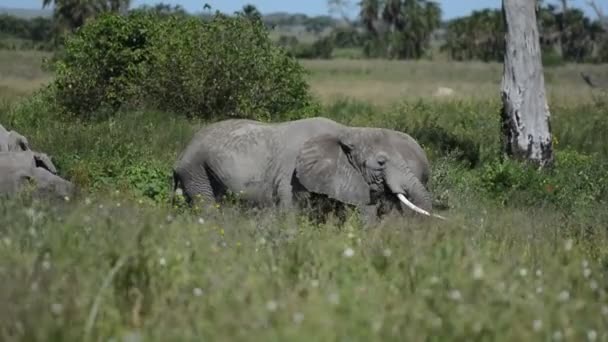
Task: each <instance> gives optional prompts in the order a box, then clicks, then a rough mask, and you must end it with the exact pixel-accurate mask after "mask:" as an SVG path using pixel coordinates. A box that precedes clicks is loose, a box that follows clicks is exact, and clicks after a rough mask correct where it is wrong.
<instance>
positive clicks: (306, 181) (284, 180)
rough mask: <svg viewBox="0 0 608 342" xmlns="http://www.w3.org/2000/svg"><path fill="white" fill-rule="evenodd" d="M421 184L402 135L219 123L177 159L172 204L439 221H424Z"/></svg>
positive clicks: (414, 148)
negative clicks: (321, 203) (329, 204)
mask: <svg viewBox="0 0 608 342" xmlns="http://www.w3.org/2000/svg"><path fill="white" fill-rule="evenodd" d="M429 177H430V167H429V161H428V159H427V156H426V154H425V152H424V150H423V149H422V147H421V146H420V145H419V144H418V143H417V142H416V140H414V139H413V138H412V137H411V136H409V135H408V134H406V133H402V132H399V131H395V130H390V129H385V128H372V127H350V126H346V125H343V124H340V123H338V122H336V121H333V120H330V119H327V118H324V117H313V118H306V119H300V120H294V121H287V122H281V123H263V122H259V121H255V120H250V119H227V120H223V121H219V122H216V123H212V124H210V125H208V126H206V127H203V128H201V129H200V130H199V131H198V132H197V133H196V134H195V135H194V137H193V138H192V139H191V141H190V142H189V143H188V145H187V146H186V148H185V149H184V150H183V151H182V153H181V154H180V155H179V157H178V159H177V161H176V162H175V164H174V166H173V194H172V197H174V196H175V194H179V193H181V194H183V196H184V198H185V200H186V202H187V203H189V204H190V205H193V204H194V203H195V201H197V199H200V200H202V201H203V202H204V203H211V204H213V203H217V202H218V201H221V199H222V198H223V196H224V195H226V194H227V193H229V192H230V193H234V194H238V196H239V198H240V199H242V200H244V201H245V202H248V203H250V204H253V205H254V206H261V207H264V206H271V207H275V208H276V207H278V208H279V209H282V210H288V209H291V208H294V207H296V206H300V207H301V205H302V203H306V202H307V201H309V200H310V198H312V196H316V197H318V196H320V197H322V198H326V199H328V200H330V201H334V202H337V203H340V204H343V205H347V206H351V207H355V208H357V209H359V211H360V212H361V213H362V214H363V216H364V218H365V219H366V221H367V222H370V223H371V222H374V221H375V220H376V219H378V218H379V217H380V216H382V215H384V214H385V213H386V212H387V211H390V210H392V209H397V210H399V211H401V212H406V211H409V210H413V211H414V212H417V213H419V214H423V215H426V216H435V217H437V218H441V219H443V217H441V216H439V215H436V214H431V213H430V211H431V210H432V196H431V193H430V192H429V190H428V188H427V183H428V180H429ZM407 208H409V210H408V209H407ZM409 212H411V211H409Z"/></svg>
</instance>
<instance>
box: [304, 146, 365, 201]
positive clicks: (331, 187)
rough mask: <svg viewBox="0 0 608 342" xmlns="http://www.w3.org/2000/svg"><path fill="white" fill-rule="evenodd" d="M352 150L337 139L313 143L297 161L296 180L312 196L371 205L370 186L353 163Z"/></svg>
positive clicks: (306, 147) (305, 148) (305, 147)
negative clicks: (312, 194) (351, 161)
mask: <svg viewBox="0 0 608 342" xmlns="http://www.w3.org/2000/svg"><path fill="white" fill-rule="evenodd" d="M349 148H350V146H349V145H347V144H344V143H343V142H341V141H340V139H339V138H337V137H336V136H331V135H323V136H320V137H317V138H314V139H310V140H309V141H307V142H306V143H305V144H304V146H303V147H302V150H301V151H300V153H299V154H298V157H297V159H296V169H295V174H296V178H297V179H298V181H299V182H300V184H302V185H303V186H304V187H305V188H306V189H307V190H308V191H310V192H314V193H318V194H324V195H326V196H328V197H329V198H332V199H335V200H338V201H340V202H343V203H348V204H352V205H365V204H368V203H369V202H370V189H369V186H368V184H367V183H366V182H365V179H364V178H363V176H362V175H361V173H360V172H359V171H357V169H355V168H354V167H353V166H352V164H351V163H350V161H349V159H348V156H347V155H346V151H348V150H349Z"/></svg>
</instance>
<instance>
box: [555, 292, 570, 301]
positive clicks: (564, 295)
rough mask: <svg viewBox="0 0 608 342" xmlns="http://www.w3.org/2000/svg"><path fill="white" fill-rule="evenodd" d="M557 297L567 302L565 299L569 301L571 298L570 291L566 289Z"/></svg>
mask: <svg viewBox="0 0 608 342" xmlns="http://www.w3.org/2000/svg"><path fill="white" fill-rule="evenodd" d="M557 299H558V300H559V301H560V302H565V301H567V300H568V299H570V292H568V291H566V290H564V291H562V292H560V293H559V295H558V296H557Z"/></svg>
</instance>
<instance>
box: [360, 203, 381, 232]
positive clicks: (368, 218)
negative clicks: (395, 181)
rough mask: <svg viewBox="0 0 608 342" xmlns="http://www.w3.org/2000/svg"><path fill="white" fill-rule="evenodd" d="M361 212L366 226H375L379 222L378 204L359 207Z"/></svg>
mask: <svg viewBox="0 0 608 342" xmlns="http://www.w3.org/2000/svg"><path fill="white" fill-rule="evenodd" d="M359 213H360V215H361V221H362V222H363V226H364V227H365V228H373V227H374V226H375V225H376V224H378V222H379V220H378V206H377V205H363V206H360V207H359Z"/></svg>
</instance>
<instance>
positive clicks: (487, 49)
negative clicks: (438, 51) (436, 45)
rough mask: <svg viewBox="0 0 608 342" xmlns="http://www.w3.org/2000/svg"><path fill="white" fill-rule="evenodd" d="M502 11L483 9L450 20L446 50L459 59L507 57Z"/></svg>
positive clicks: (491, 59) (501, 58)
mask: <svg viewBox="0 0 608 342" xmlns="http://www.w3.org/2000/svg"><path fill="white" fill-rule="evenodd" d="M504 32H505V27H504V22H503V16H502V11H501V10H499V9H497V10H490V9H484V10H480V11H473V13H472V14H471V15H470V16H467V17H462V18H457V19H454V20H451V21H450V22H449V23H448V26H447V36H446V41H445V44H444V45H443V46H442V49H443V50H444V51H447V52H448V53H449V56H450V58H452V59H453V60H457V61H464V60H482V61H484V62H489V61H502V60H503V58H504V49H505V46H504V44H505V41H504Z"/></svg>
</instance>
